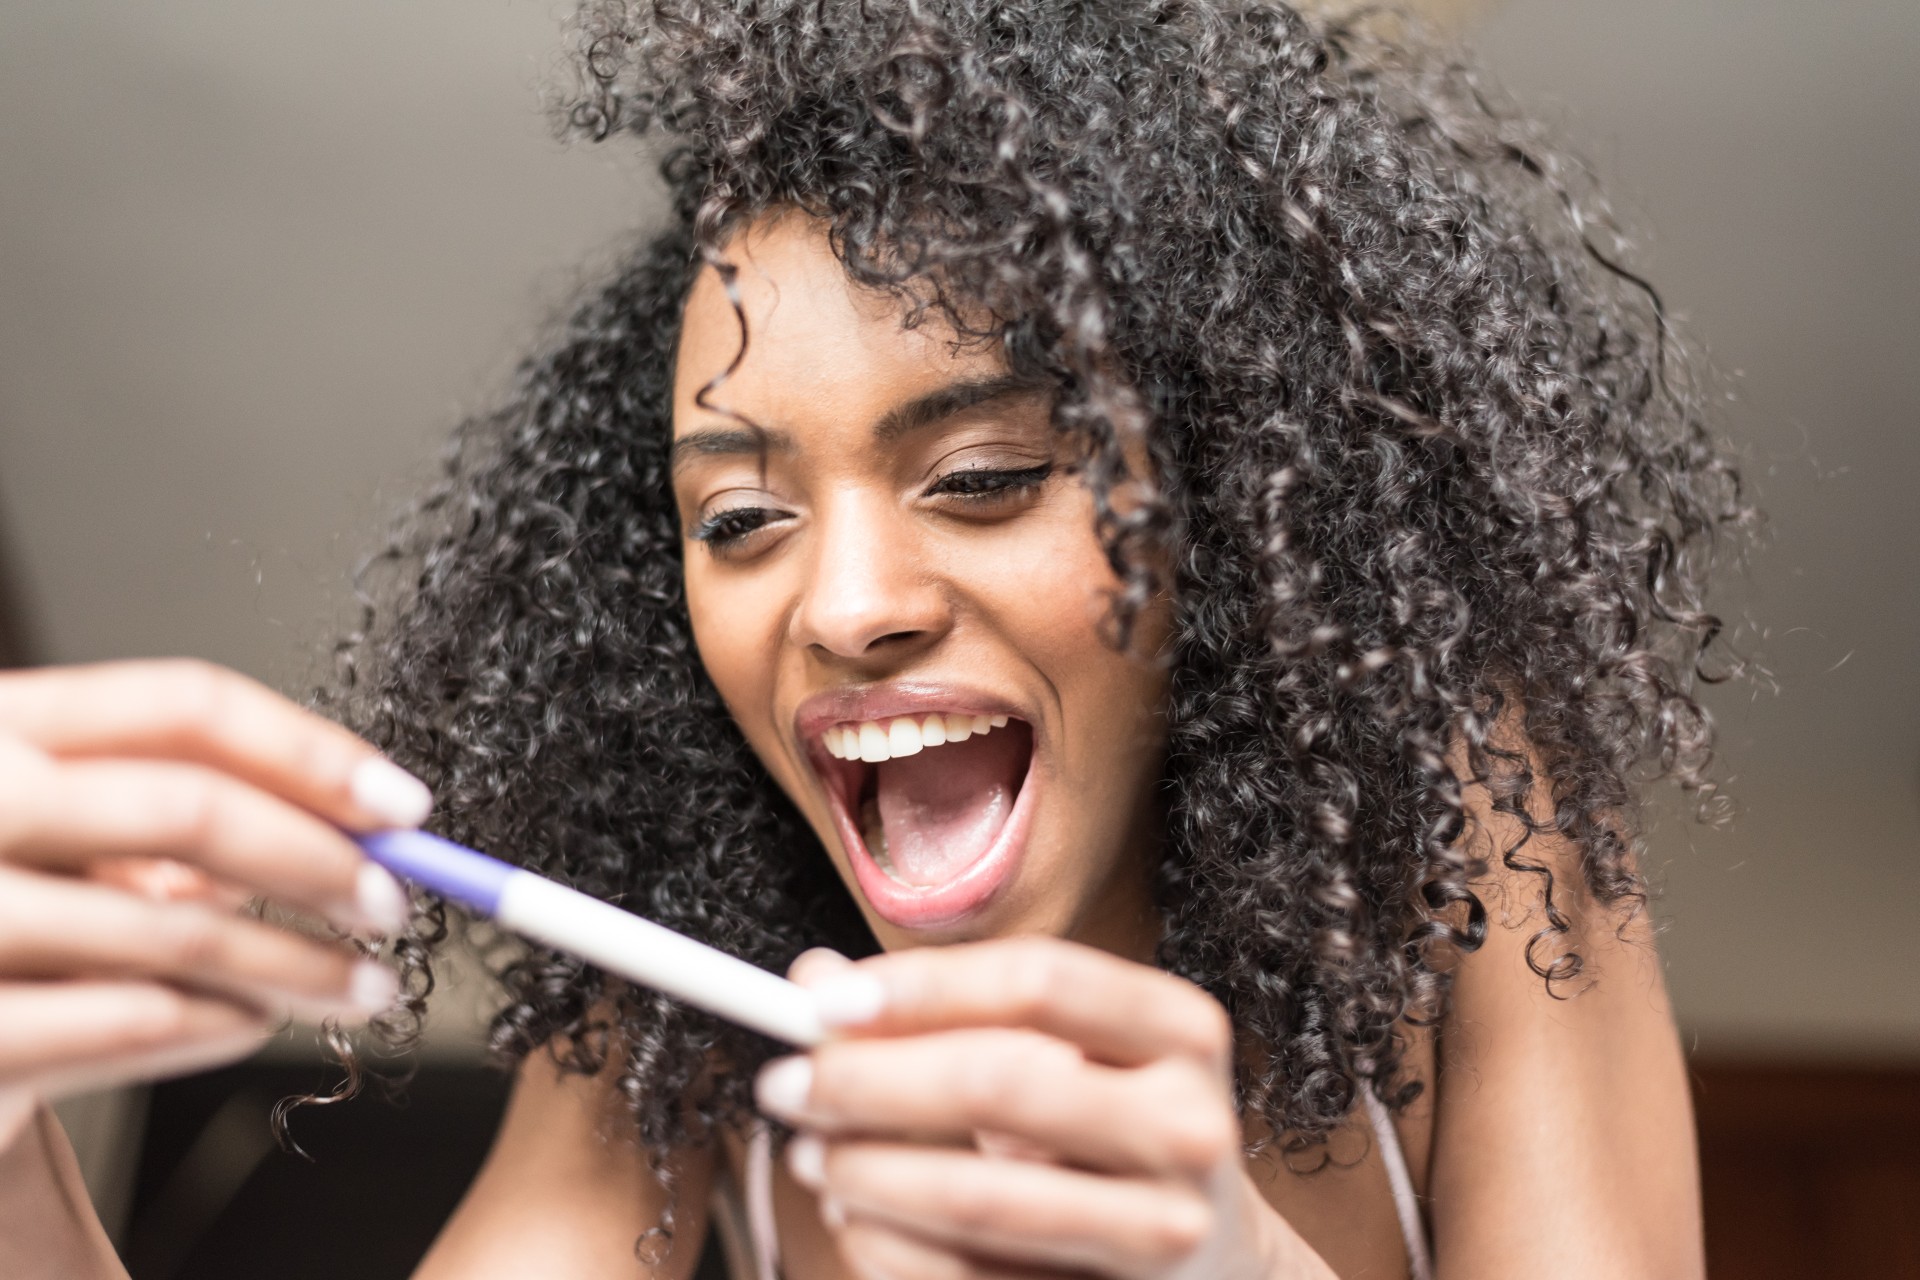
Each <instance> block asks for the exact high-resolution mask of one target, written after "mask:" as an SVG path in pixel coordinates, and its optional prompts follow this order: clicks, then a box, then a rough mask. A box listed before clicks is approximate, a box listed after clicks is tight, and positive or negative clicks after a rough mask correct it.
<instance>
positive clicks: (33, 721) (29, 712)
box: [0, 659, 433, 830]
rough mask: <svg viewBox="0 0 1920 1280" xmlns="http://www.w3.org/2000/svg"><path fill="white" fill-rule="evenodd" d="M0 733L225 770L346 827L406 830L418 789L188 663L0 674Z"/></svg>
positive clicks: (423, 794) (374, 756) (358, 745)
mask: <svg viewBox="0 0 1920 1280" xmlns="http://www.w3.org/2000/svg"><path fill="white" fill-rule="evenodd" d="M0 728H4V729H6V730H8V731H9V732H12V733H16V734H18V735H20V736H21V737H23V738H25V739H27V740H28V741H30V742H32V743H34V744H35V745H37V746H38V747H40V749H41V750H43V751H47V752H50V753H51V754H54V755H57V756H154V757H160V758H163V759H171V760H179V761H183V762H188V763H193V764H200V765H205V766H208V767H210V768H213V769H218V770H220V771H221V772H223V773H230V774H233V775H234V776H235V777H238V778H242V779H244V780H245V781H247V782H249V783H252V784H253V785H254V786H256V787H259V788H262V789H263V790H266V791H270V792H272V793H274V794H275V795H278V796H281V797H283V798H284V799H286V800H288V801H290V802H291V803H293V804H295V805H298V806H299V807H301V808H303V809H309V810H311V811H313V812H314V813H317V814H320V815H321V816H322V817H324V818H326V819H327V820H328V821H330V822H335V823H338V824H340V825H341V826H344V827H347V828H349V829H351V830H376V829H379V828H383V827H412V826H417V825H419V823H421V822H422V821H424V820H425V818H426V816H427V813H428V811H429V810H430V809H431V808H432V805H433V798H432V796H431V794H430V793H429V792H428V791H427V789H426V787H425V786H424V785H423V784H422V783H421V782H420V781H419V779H417V778H415V777H413V776H412V775H411V774H409V773H407V772H406V771H405V770H403V769H401V768H400V767H399V766H398V765H395V764H393V763H392V762H390V761H388V760H385V759H383V758H382V757H381V756H380V755H379V753H377V752H376V751H375V750H374V749H373V748H372V747H371V746H370V745H368V744H367V743H366V742H363V741H362V740H361V739H359V738H357V737H355V736H354V735H353V734H352V733H349V732H348V731H347V730H345V729H343V728H341V727H340V726H339V725H336V724H334V723H332V722H331V721H328V720H325V719H322V718H321V717H320V716H317V715H314V714H313V713H312V712H309V711H306V710H304V709H303V708H301V707H299V706H297V705H295V704H294V703H292V702H290V701H288V700H287V699H285V698H283V697H281V696H280V695H279V694H276V693H274V692H273V691H271V690H269V689H268V688H266V687H265V686H264V685H261V684H257V683H255V682H254V681H252V680H248V679H246V678H245V677H243V676H240V675H236V674H235V673H233V672H231V671H227V670H224V669H222V668H219V667H216V666H213V665H211V664H208V663H203V662H194V661H187V660H179V659H175V660H168V661H160V662H114V663H103V664H101V665H98V666H90V667H64V668H46V669H42V670H37V671H23V672H10V673H6V674H4V675H0Z"/></svg>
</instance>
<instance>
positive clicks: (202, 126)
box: [0, 0, 1920, 1055]
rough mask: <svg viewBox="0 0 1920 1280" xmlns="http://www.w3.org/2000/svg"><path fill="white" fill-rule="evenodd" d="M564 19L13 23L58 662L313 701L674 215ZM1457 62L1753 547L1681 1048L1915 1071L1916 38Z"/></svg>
mask: <svg viewBox="0 0 1920 1280" xmlns="http://www.w3.org/2000/svg"><path fill="white" fill-rule="evenodd" d="M564 7H565V6H564V5H553V6H549V5H547V4H527V3H519V4H510V3H501V2H499V0H496V2H495V3H492V4H487V5H478V4H474V3H472V2H471V0H415V2H413V3H408V4H392V3H382V2H376V0H328V2H327V3H307V4H294V3H276V4H271V5H265V4H258V3H251V2H244V0H195V2H188V0H175V2H173V3H169V4H166V5H144V4H129V3H115V4H109V3H105V2H104V0H65V2H64V3H62V4H59V5H53V4H14V5H9V6H5V7H4V8H0V514H3V515H4V518H5V520H6V523H7V527H8V534H9V536H10V539H11V542H12V545H13V548H14V553H15V557H16V559H17V560H18V561H19V562H20V564H21V567H22V568H23V570H24V579H25V581H24V590H25V594H26V595H27V596H28V597H29V603H30V604H31V606H32V608H33V613H34V618H35V621H36V623H37V625H38V629H39V638H40V641H41V648H42V651H43V654H44V655H45V656H47V657H51V658H55V659H61V660H69V659H89V658H100V657H107V656H112V655H124V654H138V653H193V654H200V655H204V656H206V657H210V658H214V659H217V660H219V661H222V662H227V663H231V664H232V665H234V666H237V667H240V668H241V669H243V670H247V671H251V672H254V673H256V674H260V675H262V676H264V677H265V678H267V679H269V680H273V681H276V682H278V683H281V684H283V685H286V686H288V687H295V688H297V687H299V686H300V685H301V684H302V683H303V682H304V679H305V676H306V673H307V672H309V671H310V670H311V669H312V666H313V662H312V655H313V653H314V651H315V650H314V644H315V641H316V640H317V639H318V638H320V637H322V636H323V635H324V634H325V632H326V629H327V626H328V620H329V618H330V616H332V611H333V610H334V609H335V608H336V607H337V604H338V602H339V600H340V599H341V593H342V584H343V580H344V570H345V568H346V566H347V565H348V564H349V563H350V562H351V561H352V560H353V558H354V557H355V555H357V554H358V553H360V552H362V551H364V550H366V549H367V548H368V546H369V545H370V539H371V537H372V532H373V530H374V529H375V528H376V527H377V523H378V516H379V514H380V513H381V512H382V511H384V510H386V509H387V508H388V507H389V506H390V505H391V504H392V503H393V502H394V501H397V500H398V498H399V497H400V496H402V495H404V494H405V493H406V492H407V490H408V489H409V488H410V487H411V486H412V485H413V484H415V483H417V482H418V480H419V479H420V478H421V477H422V476H423V475H425V474H427V472H428V471H429V469H430V459H431V457H432V454H433V452H434V449H435V447H436V444H437V442H438V441H439V439H440V438H441V437H442V436H443V435H444V432H445V430H446V428H447V427H448V426H449V425H450V424H451V422H452V421H454V420H455V418H456V417H457V416H458V415H459V414H460V412H461V411H462V409H464V408H469V407H473V406H476V405H479V404H482V403H484V402H485V401H486V400H487V398H488V396H489V394H490V393H491V392H492V391H494V390H496V389H497V388H498V387H499V386H500V385H501V383H502V380H503V377H504V374H505V371H506V369H507V368H508V367H509V366H510V363H511V361H512V359H513V357H514V356H515V355H516V354H517V352H518V351H519V350H520V349H521V348H522V347H523V346H524V345H525V344H526V342H527V341H528V339H529V336H530V335H531V334H533V333H534V332H535V330H536V329H537V327H538V326H539V325H540V324H541V323H542V322H543V321H544V320H545V319H546V318H548V317H549V316H550V315H551V314H552V312H553V310H554V308H555V307H556V306H557V305H558V304H559V303H560V302H562V301H563V300H564V299H565V298H566V297H567V296H568V294H569V292H570V290H571V289H572V288H573V286H574V284H575V282H576V281H577V280H578V279H580V278H581V274H582V272H583V270H585V269H587V268H590V267H591V266H592V264H594V263H596V262H604V261H605V260H606V258H607V257H608V255H609V253H610V251H611V249H612V248H613V246H615V245H616V244H617V243H618V242H619V239H620V237H621V236H622V235H623V234H624V233H627V232H628V231H630V230H631V229H633V228H636V227H639V226H643V225H644V224H645V222H646V218H647V212H648V210H649V208H651V207H652V204H653V199H654V197H653V193H652V189H651V187H650V186H649V184H648V182H647V180H646V178H645V176H644V174H645V167H644V165H643V164H641V163H640V162H638V161H637V160H636V159H635V158H633V157H631V156H627V155H624V154H616V153H615V152H614V151H596V150H593V149H586V148H583V149H577V150H566V149H563V148H561V147H560V146H558V145H557V144H555V143H554V142H552V141H551V140H550V134H549V131H548V127H547V123H546V121H545V119H544V117H543V116H542V114H541V111H540V102H539V87H540V86H541V85H542V84H544V83H550V82H551V74H552V70H553V66H554V62H555V59H556V57H557V52H558V48H559V44H558V40H557V38H556V31H557V25H558V24H557V16H556V15H557V14H558V13H559V12H560V11H561V10H562V9H564ZM1474 39H1475V41H1476V42H1477V43H1478V44H1479V45H1480V46H1481V48H1482V49H1483V50H1484V53H1485V55H1486V60H1487V61H1488V62H1489V63H1490V64H1491V65H1492V66H1493V67H1494V69H1495V71H1496V74H1497V75H1498V77H1499V78H1500V79H1502V80H1503V81H1504V82H1505V83H1506V84H1507V85H1508V86H1509V87H1511V88H1512V89H1513V90H1515V91H1516V92H1517V93H1518V94H1519V95H1520V96H1521V97H1522V99H1523V100H1524V101H1526V102H1528V103H1529V104H1530V105H1533V106H1535V107H1538V108H1541V109H1543V110H1544V111H1545V112H1546V113H1547V114H1548V115H1549V117H1550V118H1551V119H1554V120H1556V121H1558V122H1559V123H1560V125H1561V127H1562V131H1563V132H1564V133H1565V134H1566V135H1567V136H1569V137H1570V138H1572V139H1573V140H1574V141H1575V143H1576V144H1577V145H1578V146H1579V147H1580V148H1581V149H1583V150H1584V151H1586V152H1587V153H1588V154H1589V155H1590V156H1591V157H1592V158H1593V159H1594V160H1595V161H1596V163H1597V164H1598V166H1599V168H1600V170H1601V171H1602V172H1603V174H1605V175H1606V176H1607V177H1608V178H1609V179H1611V180H1612V184H1613V186H1614V189H1615V190H1616V192H1618V193H1622V194H1623V203H1624V204H1625V205H1626V207H1627V209H1628V211H1629V212H1630V213H1631V214H1632V215H1633V216H1634V218H1635V220H1636V221H1638V222H1640V223H1642V224H1644V225H1647V226H1650V227H1652V228H1653V229H1654V231H1655V233H1656V234H1655V235H1654V236H1652V237H1651V238H1650V240H1649V241H1648V242H1647V244H1646V246H1645V249H1644V253H1643V261H1645V262H1646V263H1648V264H1650V266H1651V269H1652V271H1653V272H1654V274H1655V276H1656V278H1657V279H1658V280H1659V281H1660V282H1661V283H1662V284H1663V286H1664V288H1665V290H1666V292H1667V295H1668V297H1669V299H1670V301H1671V302H1672V303H1673V304H1674V306H1675V307H1676V309H1677V310H1678V311H1679V312H1680V313H1682V315H1683V316H1684V317H1685V319H1686V321H1687V323H1688V327H1689V329H1690V330H1691V331H1692V332H1693V333H1695V334H1697V335H1699V336H1701V337H1703V338H1704V339H1706V340H1707V341H1708V343H1709V345H1710V346H1711V348H1712V351H1713V354H1714V356H1715V358H1716V359H1717V360H1718V362H1719V363H1720V365H1721V366H1722V367H1723V368H1724V369H1726V370H1728V371H1730V372H1731V373H1733V374H1735V375H1736V376H1734V377H1733V378H1732V379H1731V385H1732V387H1733V388H1734V390H1735V391H1736V393H1737V397H1738V398H1737V400H1736V401H1735V402H1733V403H1729V404H1728V405H1727V406H1726V409H1725V418H1724V421H1725V424H1726V429H1727V430H1728V431H1729V433H1730V434H1732V435H1733V436H1734V437H1735V438H1736V439H1737V440H1738V441H1739V443H1740V446H1741V448H1742V449H1743V450H1744V451H1745V452H1746V454H1747V455H1748V457H1749V459H1750V467H1751V471H1752V474H1753V476H1754V479H1755V481H1756V483H1757V486H1758V488H1759V490H1760V495H1761V498H1762V500H1763V501H1764V503H1765V505H1766V506H1767V507H1768V508H1769V510H1770V512H1771V514H1772V521H1773V523H1772V533H1771V546H1770V547H1769V548H1767V549H1766V550H1765V551H1764V552H1763V553H1762V554H1761V556H1760V558H1759V559H1758V560H1757V562H1756V566H1755V569H1754V571H1753V573H1752V575H1751V579H1750V581H1749V582H1747V583H1746V584H1744V585H1743V586H1741V587H1740V588H1739V600H1738V604H1739V606H1740V608H1741V610H1742V611H1744V612H1746V613H1748V614H1750V615H1751V616H1752V617H1753V618H1754V619H1755V620H1757V622H1758V623H1759V625H1760V626H1761V627H1763V628H1764V633H1763V634H1751V633H1750V634H1749V635H1748V637H1747V638H1748V640H1749V641H1750V642H1752V643H1754V644H1755V645H1756V646H1757V650H1758V652H1759V653H1760V654H1761V656H1762V657H1763V658H1764V660H1765V661H1766V662H1767V664H1768V665H1769V667H1770V668H1771V670H1772V671H1773V673H1774V676H1775V678H1776V682H1777V684H1778V686H1779V691H1778V692H1764V693H1759V694H1755V693H1753V692H1752V691H1750V690H1740V691H1735V692H1734V693H1732V694H1730V695H1729V696H1727V697H1724V698H1721V699H1719V700H1718V705H1719V710H1720V713H1721V715H1722V717H1723V719H1724V720H1725V722H1726V725H1727V729H1728V734H1727V738H1728V749H1727V761H1728V768H1729V771H1730V772H1731V773H1732V774H1733V775H1734V777H1733V790H1734V792H1735V793H1736V795H1737V796H1738V797H1739V798H1740V801H1741V812H1740V815H1739V817H1738V818H1737V819H1736V821H1735V822H1734V824H1733V825H1732V826H1731V827H1730V828H1728V829H1725V830H1718V831H1706V830H1701V829H1696V828H1689V827H1688V826H1687V825H1686V824H1684V823H1682V822H1679V821H1677V820H1671V819H1670V820H1667V821H1665V822H1663V823H1662V825H1661V827H1660V829H1659V832H1658V837H1657V840H1656V863H1657V869H1658V870H1659V871H1660V872H1661V874H1662V875H1663V877H1664V879H1665V880H1666V881H1667V883H1668V894H1667V897H1666V899H1665V906H1664V908H1663V909H1664V911H1665V913H1666V915H1667V916H1668V917H1669V918H1670V919H1671V921H1672V923H1673V927H1672V929H1671V932H1670V934H1669V936H1668V939H1667V944H1666V945H1667V952H1668V955H1669V957H1670V962H1671V971H1672V976H1673V983H1674V988H1675V991H1676V993H1677V995H1678V999H1679V1003H1680V1009H1681V1014H1682V1017H1683V1019H1684V1021H1685V1022H1686V1024H1687V1026H1688V1027H1689V1028H1690V1029H1691V1030H1692V1032H1693V1033H1694V1034H1695V1036H1696V1037H1697V1039H1698V1040H1699V1042H1700V1043H1701V1045H1702V1046H1703V1047H1705V1048H1709V1049H1718V1050H1724V1051H1759V1052H1778V1053H1794V1054H1802V1053H1813V1054H1838V1055H1870V1054H1879V1053H1893V1052H1899V1053H1920V996H1916V994H1915V991H1914V987H1913V974H1914V969H1915V966H1914V964H1913V962H1912V961H1911V959H1910V958H1909V948H1910V945H1911V944H1910V940H1911V939H1912V938H1914V937H1915V936H1920V859H1917V858H1916V854H1917V853H1920V677H1916V674H1915V672H1916V662H1915V659H1916V658H1917V657H1920V643H1916V642H1917V641H1920V593H1917V592H1916V591H1915V589H1914V587H1913V585H1912V574H1913V568H1914V565H1915V563H1916V554H1915V553H1916V552H1917V551H1920V518H1916V515H1915V510H1914V507H1915V503H1914V500H1913V499H1912V497H1911V496H1910V490H1911V488H1912V486H1913V484H1914V482H1915V480H1916V479H1920V465H1916V464H1917V463H1920V446H1917V445H1916V438H1917V437H1916V433H1915V432H1914V431H1913V430H1912V427H1913V424H1914V421H1915V409H1916V402H1917V401H1920V390H1916V385H1915V379H1916V371H1917V370H1920V362H1916V361H1915V359H1914V351H1913V348H1914V343H1915V335H1916V333H1920V303H1916V300H1915V299H1916V294H1917V293H1920V271H1916V267H1917V266H1920V263H1917V262H1916V254H1917V252H1920V251H1917V250H1916V248H1915V245H1916V243H1920V238H1917V237H1916V235H1915V232H1916V231H1920V227H1917V226H1916V218H1915V214H1914V209H1915V207H1916V203H1917V202H1920V146H1916V145H1915V143H1914V139H1915V137H1916V136H1920V105H1917V104H1920V97H1916V94H1915V92H1914V90H1913V79H1914V68H1916V67H1920V6H1916V5H1913V4H1912V3H1910V2H1909V0H1849V2H1837V3H1832V4H1825V5H1818V6H1813V5H1807V4H1804V3H1790V2H1789V0H1741V2H1740V3H1738V4H1735V3H1716V2H1714V0H1620V2H1615V3H1607V4H1598V3H1594V2H1593V0H1512V2H1511V3H1508V4H1506V5H1505V6H1499V7H1493V8H1492V10H1491V12H1490V13H1489V14H1488V15H1487V16H1486V17H1484V18H1483V19H1482V21H1481V23H1480V25H1479V28H1478V30H1477V32H1476V33H1475V36H1474Z"/></svg>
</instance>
